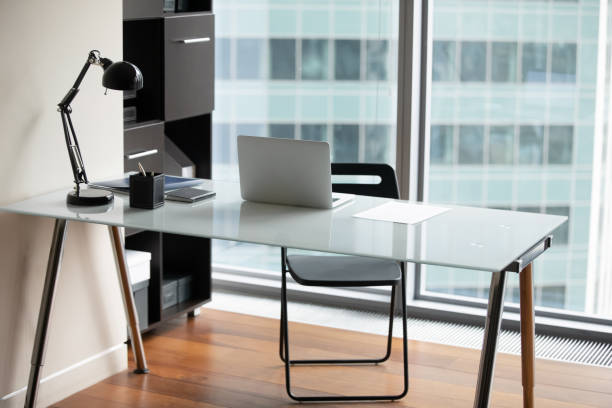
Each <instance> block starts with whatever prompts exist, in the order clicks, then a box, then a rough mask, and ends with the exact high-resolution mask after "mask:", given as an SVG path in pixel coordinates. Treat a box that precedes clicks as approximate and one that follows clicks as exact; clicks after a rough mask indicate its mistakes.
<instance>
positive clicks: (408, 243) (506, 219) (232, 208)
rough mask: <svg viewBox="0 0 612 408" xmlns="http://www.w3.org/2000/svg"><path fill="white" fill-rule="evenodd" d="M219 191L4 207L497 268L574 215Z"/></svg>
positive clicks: (217, 185) (212, 186) (52, 196)
mask: <svg viewBox="0 0 612 408" xmlns="http://www.w3.org/2000/svg"><path fill="white" fill-rule="evenodd" d="M198 188H203V189H206V190H213V191H215V192H216V193H217V195H216V196H215V197H214V198H212V199H209V200H204V201H201V202H197V203H193V204H189V203H180V202H172V201H166V203H165V205H163V206H162V207H160V208H157V209H154V210H142V209H136V208H130V206H129V198H128V196H127V195H122V194H115V200H114V202H113V203H112V204H111V205H110V208H100V207H93V208H92V207H74V206H68V205H67V204H66V190H65V189H64V190H60V191H56V192H52V193H48V194H43V195H39V196H36V197H33V198H30V199H28V200H24V201H21V202H17V203H14V204H10V205H6V206H2V207H0V210H1V211H7V212H12V213H18V214H27V215H35V216H41V217H51V218H60V219H67V220H73V221H82V222H88V223H94V224H104V225H113V226H118V227H130V228H139V229H146V230H152V231H159V232H168V233H173V234H181V235H189V236H196V237H205V238H215V239H223V240H231V241H241V242H250V243H255V244H267V245H273V246H284V247H288V248H295V249H305V250H313V251H321V252H330V253H337V254H346V255H359V256H368V257H375V258H384V259H393V260H397V261H407V262H414V263H421V264H431V265H443V266H454V267H459V268H465V269H476V270H484V271H491V272H497V271H500V270H502V269H504V268H505V267H506V266H508V265H509V264H510V263H512V262H513V261H515V260H516V259H517V258H519V257H520V256H521V255H522V254H524V253H525V252H526V251H527V250H528V249H529V248H531V247H532V246H534V245H535V244H537V243H538V242H539V241H541V240H542V239H543V238H545V237H546V236H547V235H549V234H550V233H551V232H552V231H553V230H554V229H555V228H556V227H558V226H559V225H561V224H563V223H564V222H565V221H566V219H567V217H564V216H556V215H547V214H534V213H524V212H516V211H503V210H493V209H486V208H474V207H459V206H446V207H449V208H451V209H450V211H447V212H445V213H443V214H440V215H437V216H435V217H433V218H430V219H428V220H426V221H424V222H422V223H419V224H414V225H407V224H398V223H391V222H386V221H375V220H369V219H362V218H356V217H353V214H356V213H358V212H361V211H364V210H366V209H369V208H372V207H375V206H378V205H380V204H383V203H385V202H387V201H389V200H388V199H383V198H376V197H364V196H356V197H355V199H354V200H353V201H351V202H350V203H348V204H346V205H343V206H341V207H339V208H335V209H329V210H321V209H311V208H303V207H291V206H282V205H271V204H263V203H254V202H247V201H244V200H242V198H241V196H240V185H239V184H238V183H229V182H218V181H211V180H204V182H203V183H202V184H201V185H200V186H198Z"/></svg>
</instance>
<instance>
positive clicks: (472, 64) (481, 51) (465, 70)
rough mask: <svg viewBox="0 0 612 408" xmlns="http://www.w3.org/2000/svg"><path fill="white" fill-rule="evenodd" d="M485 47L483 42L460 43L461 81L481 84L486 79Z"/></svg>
mask: <svg viewBox="0 0 612 408" xmlns="http://www.w3.org/2000/svg"><path fill="white" fill-rule="evenodd" d="M486 67H487V47H486V44H485V43H484V42H475V41H464V42H462V43H461V81H463V82H472V81H477V82H482V81H484V80H485V79H486Z"/></svg>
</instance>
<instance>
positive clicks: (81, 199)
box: [66, 188, 114, 206]
mask: <svg viewBox="0 0 612 408" xmlns="http://www.w3.org/2000/svg"><path fill="white" fill-rule="evenodd" d="M113 198H114V195H113V192H112V191H106V190H99V189H96V188H86V189H81V190H80V191H79V192H78V193H77V192H76V191H71V192H69V193H68V195H67V196H66V202H67V203H68V204H70V205H83V206H85V205H86V206H93V205H105V204H109V203H111V202H112V201H113Z"/></svg>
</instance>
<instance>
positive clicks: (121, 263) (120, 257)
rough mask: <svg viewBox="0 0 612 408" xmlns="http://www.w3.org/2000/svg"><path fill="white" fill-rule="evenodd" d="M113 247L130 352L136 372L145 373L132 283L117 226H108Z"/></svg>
mask: <svg viewBox="0 0 612 408" xmlns="http://www.w3.org/2000/svg"><path fill="white" fill-rule="evenodd" d="M108 230H109V232H110V236H111V241H112V243H113V249H114V250H115V261H116V263H117V273H118V277H119V286H120V287H121V294H122V295H123V296H122V297H123V306H124V309H125V316H126V318H127V321H128V327H129V330H130V343H131V344H132V352H133V353H134V359H135V360H136V370H134V372H135V373H136V374H146V373H148V372H149V369H148V368H147V360H146V358H145V353H144V347H143V346H142V337H141V336H140V326H139V324H138V314H137V313H136V304H135V303H134V295H133V294H132V285H130V277H129V275H128V268H127V262H126V260H125V251H124V250H123V240H122V239H121V233H120V232H119V227H113V226H109V227H108Z"/></svg>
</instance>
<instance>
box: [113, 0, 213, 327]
mask: <svg viewBox="0 0 612 408" xmlns="http://www.w3.org/2000/svg"><path fill="white" fill-rule="evenodd" d="M212 11H213V10H212V1H211V0H175V1H169V0H163V1H162V0H157V1H152V0H124V2H123V13H124V15H123V16H124V20H123V59H124V60H126V61H129V62H132V63H134V64H136V65H137V66H138V67H139V68H140V70H141V71H142V74H143V77H144V87H143V88H142V89H141V90H139V91H138V92H136V93H125V94H124V112H125V118H128V117H129V118H131V120H130V121H129V122H128V121H126V122H125V126H124V155H125V156H124V170H125V171H136V170H137V164H138V162H141V163H142V164H143V165H144V166H145V167H146V168H147V169H150V170H153V171H156V172H164V171H165V161H166V151H165V145H166V144H167V143H173V144H174V145H175V146H176V147H178V148H179V149H180V150H181V151H182V152H183V153H184V154H185V155H186V156H187V157H188V158H189V160H190V161H191V162H192V163H193V167H194V170H195V176H196V177H201V178H210V177H211V140H212V137H211V131H212V111H213V109H214V55H215V54H214V47H215V36H214V14H213V12H212ZM135 156H136V157H135ZM167 173H168V172H167ZM176 175H181V174H176ZM125 246H126V248H128V249H135V250H140V251H147V252H150V253H151V279H150V282H149V287H148V316H149V321H148V324H145V322H141V331H142V332H146V331H149V330H151V329H153V328H155V327H156V326H157V325H159V324H160V323H162V322H164V321H166V320H168V319H172V318H174V317H176V316H178V315H181V314H184V313H191V314H193V312H194V310H197V309H198V308H199V307H200V306H202V305H203V304H205V303H206V302H208V301H209V300H210V297H211V271H210V259H211V243H210V240H209V239H203V238H195V237H187V236H180V235H174V234H166V233H159V232H153V231H146V230H129V229H128V230H126V239H125ZM170 277H172V278H173V279H174V278H176V277H189V278H190V279H189V280H188V282H189V283H188V285H189V288H188V289H189V290H188V293H189V296H188V298H186V299H182V300H181V301H180V302H177V303H176V304H174V305H172V306H170V307H166V308H164V307H163V306H162V305H163V299H162V296H163V294H162V287H163V282H164V280H165V279H167V278H170Z"/></svg>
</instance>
